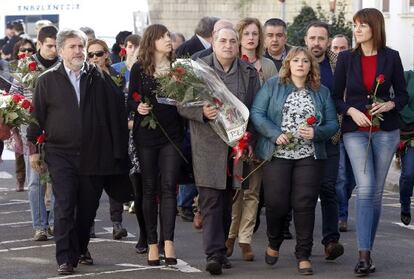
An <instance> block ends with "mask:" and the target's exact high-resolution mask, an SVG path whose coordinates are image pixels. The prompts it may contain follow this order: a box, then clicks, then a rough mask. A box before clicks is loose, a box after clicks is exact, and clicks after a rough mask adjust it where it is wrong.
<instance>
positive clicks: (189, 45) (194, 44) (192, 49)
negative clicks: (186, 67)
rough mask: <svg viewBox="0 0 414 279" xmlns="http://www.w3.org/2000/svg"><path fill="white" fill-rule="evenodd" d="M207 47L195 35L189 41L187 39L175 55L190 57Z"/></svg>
mask: <svg viewBox="0 0 414 279" xmlns="http://www.w3.org/2000/svg"><path fill="white" fill-rule="evenodd" d="M203 49H205V47H204V45H203V44H202V43H201V41H200V39H199V38H198V37H197V36H196V35H194V36H192V37H191V39H189V40H188V41H185V42H184V43H183V44H182V45H181V46H179V47H178V48H177V49H176V50H175V55H176V56H177V57H178V58H183V57H190V56H191V55H193V54H194V53H196V52H197V51H200V50H203Z"/></svg>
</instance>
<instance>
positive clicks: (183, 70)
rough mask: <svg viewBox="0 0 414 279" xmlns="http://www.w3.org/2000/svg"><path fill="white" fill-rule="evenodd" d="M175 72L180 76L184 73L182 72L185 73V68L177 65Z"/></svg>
mask: <svg viewBox="0 0 414 279" xmlns="http://www.w3.org/2000/svg"><path fill="white" fill-rule="evenodd" d="M175 72H176V73H177V74H178V75H180V76H182V75H184V74H185V69H184V68H183V67H177V68H176V69H175Z"/></svg>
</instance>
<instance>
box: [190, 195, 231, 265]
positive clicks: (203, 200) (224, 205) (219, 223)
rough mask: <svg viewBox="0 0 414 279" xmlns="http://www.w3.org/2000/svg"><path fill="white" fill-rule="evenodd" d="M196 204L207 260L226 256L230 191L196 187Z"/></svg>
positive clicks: (229, 220)
mask: <svg viewBox="0 0 414 279" xmlns="http://www.w3.org/2000/svg"><path fill="white" fill-rule="evenodd" d="M198 194H199V198H198V202H199V207H200V211H201V215H202V217H203V247H204V252H205V253H206V255H207V259H210V258H216V259H219V260H220V259H221V258H222V257H224V256H225V255H226V246H225V242H226V240H227V237H228V235H229V230H230V225H231V207H232V195H231V190H217V189H212V188H206V187H198Z"/></svg>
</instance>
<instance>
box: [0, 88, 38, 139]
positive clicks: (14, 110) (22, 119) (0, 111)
mask: <svg viewBox="0 0 414 279" xmlns="http://www.w3.org/2000/svg"><path fill="white" fill-rule="evenodd" d="M32 110H33V106H32V104H31V102H30V101H29V100H27V99H26V98H25V97H23V96H22V95H18V94H15V95H10V94H8V93H7V92H4V91H3V92H1V94H0V139H1V140H5V139H8V138H10V136H11V129H12V128H19V127H20V125H24V124H30V123H37V122H36V120H35V119H34V118H33V117H32V116H31V115H30V112H31V111H32Z"/></svg>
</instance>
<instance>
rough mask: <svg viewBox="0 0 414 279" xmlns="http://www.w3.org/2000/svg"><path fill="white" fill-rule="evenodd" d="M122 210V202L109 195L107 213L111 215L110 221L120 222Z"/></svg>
mask: <svg viewBox="0 0 414 279" xmlns="http://www.w3.org/2000/svg"><path fill="white" fill-rule="evenodd" d="M123 211H124V205H123V203H122V202H117V201H116V200H114V199H113V198H111V197H109V214H110V215H111V222H112V223H122V212H123Z"/></svg>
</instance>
